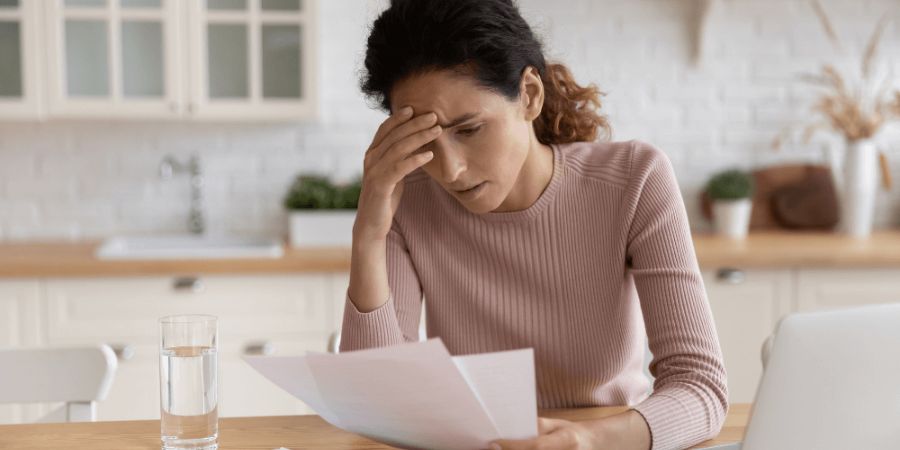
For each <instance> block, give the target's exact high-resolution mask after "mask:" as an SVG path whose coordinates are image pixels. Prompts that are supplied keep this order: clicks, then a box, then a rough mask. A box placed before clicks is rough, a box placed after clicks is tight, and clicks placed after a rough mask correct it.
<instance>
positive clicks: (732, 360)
mask: <svg viewBox="0 0 900 450" xmlns="http://www.w3.org/2000/svg"><path fill="white" fill-rule="evenodd" d="M703 278H704V282H705V285H706V289H707V293H708V297H709V304H710V308H711V310H712V313H713V316H714V318H715V322H716V329H717V332H718V336H719V342H720V344H721V347H722V352H723V355H724V359H725V367H726V370H727V371H728V384H729V396H730V401H731V402H733V403H744V402H751V401H753V397H754V395H755V393H756V388H757V385H758V383H759V379H760V376H761V374H762V361H761V357H760V354H761V347H762V344H763V342H764V341H765V339H766V338H767V337H768V336H769V335H770V334H771V333H772V332H773V331H774V329H775V327H776V325H777V323H778V320H779V319H780V318H781V317H783V316H784V315H786V314H788V313H791V312H794V311H817V310H827V309H834V308H846V307H854V306H862V305H868V304H876V303H894V302H900V269H807V268H799V269H772V270H765V269H751V270H739V269H728V268H722V269H716V270H704V271H703ZM348 284H349V278H348V275H347V274H346V273H321V274H302V275H215V276H205V275H204V276H184V277H125V278H54V279H10V280H0V347H5V348H10V347H12V348H15V347H23V346H70V345H85V344H98V343H105V344H109V345H110V346H111V347H113V349H114V350H115V351H116V353H117V355H118V356H119V368H118V371H117V373H116V377H115V380H114V382H113V385H112V388H111V390H110V392H109V396H108V397H107V399H106V400H104V401H103V402H101V403H100V404H99V406H98V410H97V412H98V418H99V420H132V419H157V418H159V349H158V346H159V343H158V333H159V330H158V324H157V320H158V319H159V318H160V317H163V316H166V315H170V314H213V315H215V316H218V317H219V408H220V409H219V413H220V415H221V416H223V417H228V416H264V415H285V414H306V413H312V411H311V410H310V409H309V408H308V407H307V406H306V405H304V404H303V403H302V402H300V401H298V400H296V399H295V398H294V397H293V396H291V395H290V394H288V393H286V392H284V391H282V390H281V389H280V388H278V387H277V386H275V385H274V384H272V383H270V382H269V381H268V380H267V379H265V378H264V377H263V376H262V375H260V374H258V373H257V372H256V371H254V370H253V369H252V368H251V367H250V366H249V365H247V364H246V363H245V362H244V361H243V360H242V359H241V358H242V356H244V355H251V354H252V355H258V354H271V355H301V354H304V353H305V352H307V351H320V352H322V351H326V349H327V348H328V340H329V337H330V336H331V334H332V333H333V332H335V331H337V330H339V329H340V326H341V321H342V318H343V308H344V301H345V298H346V290H347V286H348ZM54 407H55V405H0V423H20V422H30V421H34V420H36V419H37V418H39V417H41V416H42V415H44V414H46V413H47V412H49V411H50V410H51V409H53V408H54Z"/></svg>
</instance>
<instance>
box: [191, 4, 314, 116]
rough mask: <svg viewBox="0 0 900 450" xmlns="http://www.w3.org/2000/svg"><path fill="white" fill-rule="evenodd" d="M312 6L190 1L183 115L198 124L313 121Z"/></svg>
mask: <svg viewBox="0 0 900 450" xmlns="http://www.w3.org/2000/svg"><path fill="white" fill-rule="evenodd" d="M315 6H316V2H315V1H311V0H207V1H206V2H202V1H197V2H189V3H188V7H189V8H190V11H189V16H188V17H190V19H189V22H190V26H189V27H188V28H189V33H190V34H189V38H188V42H189V43H190V46H191V54H192V55H196V57H194V58H191V66H190V71H189V72H190V100H189V104H188V112H189V113H190V114H191V115H192V116H193V117H196V118H198V119H240V120H260V119H262V120H265V119H297V118H303V117H311V116H312V115H313V114H314V112H315V111H314V110H315V103H316V91H315V87H316V86H315V81H316V79H315V72H316V70H315V61H316V42H315V26H316V21H315V20H313V19H314V17H315V13H316V10H315Z"/></svg>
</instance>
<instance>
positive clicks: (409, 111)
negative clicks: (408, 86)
mask: <svg viewBox="0 0 900 450" xmlns="http://www.w3.org/2000/svg"><path fill="white" fill-rule="evenodd" d="M410 114H412V107H411V106H404V107H403V108H401V109H400V115H401V116H408V115H410Z"/></svg>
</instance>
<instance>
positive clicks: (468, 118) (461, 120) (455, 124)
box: [439, 113, 478, 128]
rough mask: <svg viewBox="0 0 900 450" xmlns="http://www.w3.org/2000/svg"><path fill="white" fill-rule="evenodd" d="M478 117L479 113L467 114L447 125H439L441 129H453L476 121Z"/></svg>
mask: <svg viewBox="0 0 900 450" xmlns="http://www.w3.org/2000/svg"><path fill="white" fill-rule="evenodd" d="M477 116H478V114H477V113H466V114H463V115H461V116H459V117H457V118H455V119H453V120H451V121H450V122H449V123H447V124H439V125H441V128H453V127H455V126H457V125H459V124H461V123H463V122H465V121H467V120H471V119H474V118H475V117H477Z"/></svg>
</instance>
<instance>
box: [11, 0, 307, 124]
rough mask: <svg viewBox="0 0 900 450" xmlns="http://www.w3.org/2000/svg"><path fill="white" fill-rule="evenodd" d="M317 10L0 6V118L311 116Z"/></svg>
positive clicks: (276, 2)
mask: <svg viewBox="0 0 900 450" xmlns="http://www.w3.org/2000/svg"><path fill="white" fill-rule="evenodd" d="M316 14H317V8H316V0H196V1H193V0H192V1H181V0H34V1H22V0H0V119H4V118H30V119H35V118H45V117H46V118H51V119H53V118H78V119H147V118H151V119H161V120H214V121H229V120H237V121H243V122H246V121H285V120H287V121H296V120H302V119H308V118H312V117H314V115H315V111H316V101H317V94H316V87H317V86H316V84H317V77H316V74H317V68H316V58H317V50H316V46H317V36H316V33H317V31H316V26H317V21H316V17H317V16H316ZM45 110H46V113H45Z"/></svg>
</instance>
